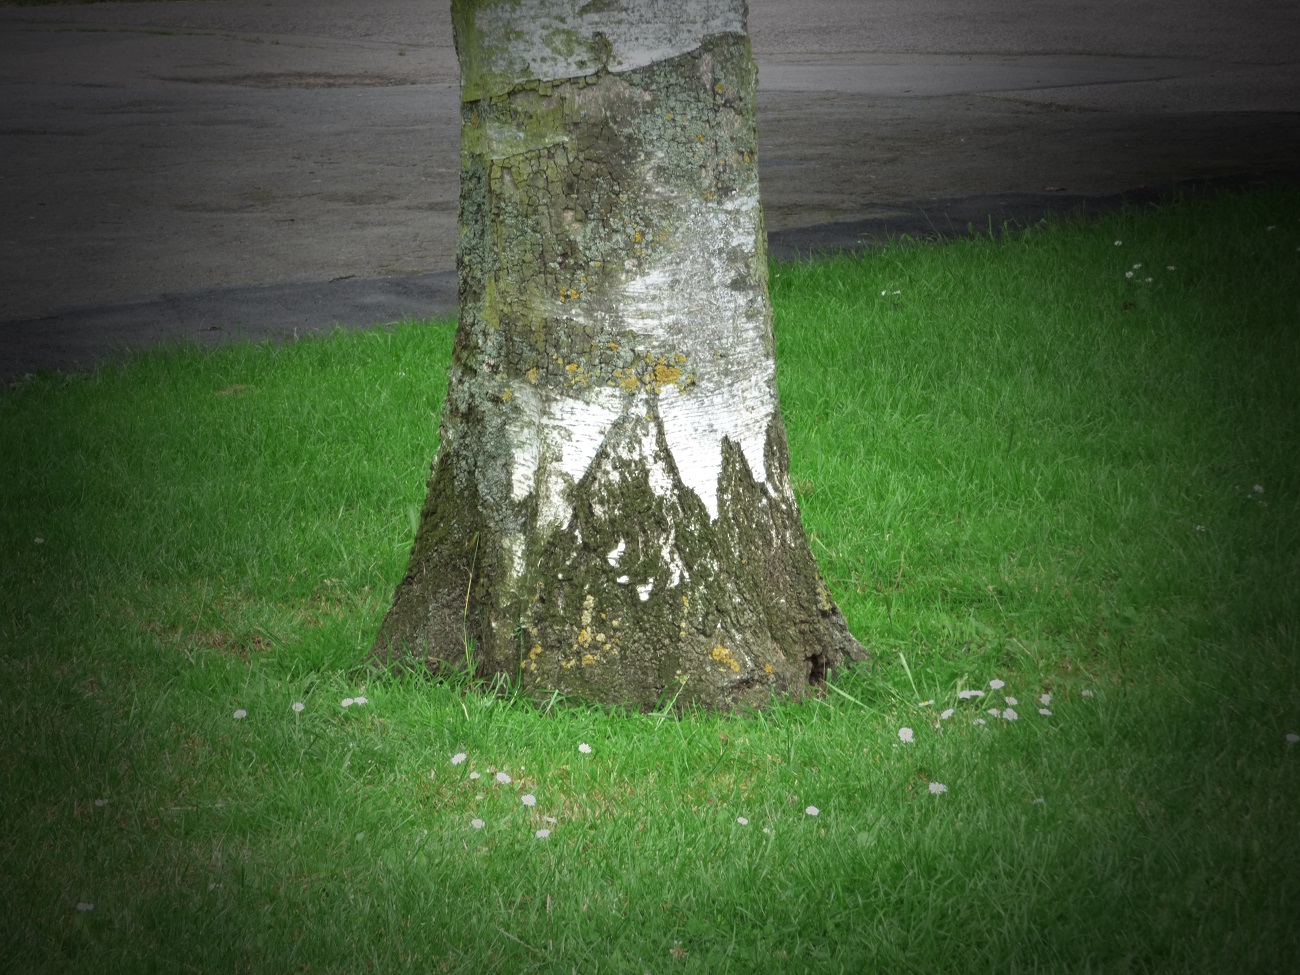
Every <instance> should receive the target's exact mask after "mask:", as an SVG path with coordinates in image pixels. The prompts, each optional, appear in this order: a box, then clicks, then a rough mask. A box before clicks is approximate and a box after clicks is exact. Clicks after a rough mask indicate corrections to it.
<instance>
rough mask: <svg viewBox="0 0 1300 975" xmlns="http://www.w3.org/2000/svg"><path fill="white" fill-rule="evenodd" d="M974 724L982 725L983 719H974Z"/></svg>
mask: <svg viewBox="0 0 1300 975" xmlns="http://www.w3.org/2000/svg"><path fill="white" fill-rule="evenodd" d="M975 723H976V724H984V719H983V718H976V719H975Z"/></svg>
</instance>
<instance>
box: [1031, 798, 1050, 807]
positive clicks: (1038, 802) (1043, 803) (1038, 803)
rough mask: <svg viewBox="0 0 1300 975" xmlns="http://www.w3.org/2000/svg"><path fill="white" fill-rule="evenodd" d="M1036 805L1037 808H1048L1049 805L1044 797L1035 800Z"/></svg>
mask: <svg viewBox="0 0 1300 975" xmlns="http://www.w3.org/2000/svg"><path fill="white" fill-rule="evenodd" d="M1034 805H1035V806H1046V805H1047V800H1046V799H1044V798H1043V797H1042V796H1039V797H1038V798H1037V799H1035V800H1034Z"/></svg>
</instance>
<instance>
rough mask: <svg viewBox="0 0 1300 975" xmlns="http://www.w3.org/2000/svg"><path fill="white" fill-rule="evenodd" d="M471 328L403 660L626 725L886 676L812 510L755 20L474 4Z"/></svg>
mask: <svg viewBox="0 0 1300 975" xmlns="http://www.w3.org/2000/svg"><path fill="white" fill-rule="evenodd" d="M452 17H453V21H454V27H455V37H456V50H457V54H458V58H459V61H460V66H461V191H460V223H461V239H460V247H459V252H458V256H457V266H458V272H459V301H460V323H459V328H458V330H457V333H456V343H455V352H454V356H453V362H452V367H451V378H450V386H449V392H448V395H447V400H446V404H445V406H444V408H443V416H442V426H441V434H440V446H439V449H438V453H437V456H436V457H435V459H434V462H433V465H432V471H431V474H430V478H429V482H428V488H427V497H426V500H425V504H424V509H423V513H422V515H421V518H420V525H419V529H418V532H417V535H416V538H415V543H414V546H413V549H412V552H411V560H410V565H409V567H408V569H407V573H406V577H405V578H404V579H403V580H402V582H401V584H400V585H399V586H398V588H397V593H396V595H395V597H394V601H393V605H392V608H391V609H390V611H389V612H388V615H387V617H386V618H385V620H384V622H383V624H382V626H381V628H380V631H379V634H378V636H377V638H376V641H375V645H374V649H373V656H374V657H375V659H376V660H379V661H382V662H387V663H400V662H401V661H402V660H409V659H410V658H412V657H414V658H416V659H418V660H419V661H421V662H423V663H424V664H425V665H426V666H428V667H430V668H431V669H433V670H438V669H440V668H442V667H446V666H452V667H456V668H463V667H464V666H466V665H468V666H470V667H472V668H473V670H474V672H475V673H476V674H478V675H479V676H487V675H493V674H506V675H510V676H511V677H512V678H513V677H516V676H517V677H518V678H519V679H520V680H522V682H523V684H524V686H525V687H526V688H527V689H529V690H533V691H538V692H542V691H551V690H558V691H560V692H562V693H564V694H566V695H570V696H574V697H577V698H581V699H586V700H593V701H598V702H602V703H606V704H616V703H617V704H626V705H630V706H633V707H638V708H653V707H655V706H656V705H658V704H661V703H662V702H664V701H665V700H666V699H670V698H674V697H675V698H677V699H678V701H679V703H688V702H693V703H697V704H701V705H705V706H709V707H717V708H730V707H734V706H736V705H739V704H751V705H762V704H763V703H765V702H766V701H768V700H769V699H770V697H771V695H772V693H773V692H788V693H791V694H794V695H799V694H802V693H803V692H805V691H806V690H807V688H808V687H809V686H810V685H815V684H818V683H820V682H822V681H824V680H825V678H826V676H827V674H828V673H829V672H830V671H831V670H832V669H833V668H836V667H839V666H841V665H842V664H845V663H847V662H849V661H852V660H861V659H865V656H866V655H865V653H864V651H863V650H862V648H861V647H860V646H859V645H858V643H857V641H855V640H854V639H853V637H852V636H851V635H850V634H849V632H848V630H847V628H846V626H845V624H844V620H843V618H842V616H841V615H840V612H839V610H838V608H837V607H836V606H835V604H834V602H833V600H832V598H831V595H830V592H829V591H828V590H827V587H826V585H825V583H824V582H823V580H822V578H821V576H820V574H819V572H818V570H817V566H816V564H815V562H814V561H813V558H812V555H811V552H810V551H809V548H808V544H807V541H806V539H805V537H804V533H803V528H802V525H801V523H800V518H799V510H798V506H797V504H796V502H795V498H794V495H793V493H792V491H791V489H790V484H789V479H788V470H789V458H788V454H787V448H786V439H785V431H784V428H783V426H782V423H781V416H780V411H779V408H778V404H777V395H776V384H775V360H774V357H773V342H772V326H771V310H770V304H769V301H768V295H767V255H766V237H765V234H764V230H763V222H762V212H761V209H760V206H759V194H758V162H757V151H756V150H757V147H756V140H755V130H754V94H755V88H756V84H757V74H756V70H755V67H754V63H753V59H752V57H751V55H750V50H749V41H748V37H747V35H746V31H745V3H744V0H637V2H636V3H631V2H628V3H621V2H615V0H590V2H586V3H584V2H582V0H453V3H452Z"/></svg>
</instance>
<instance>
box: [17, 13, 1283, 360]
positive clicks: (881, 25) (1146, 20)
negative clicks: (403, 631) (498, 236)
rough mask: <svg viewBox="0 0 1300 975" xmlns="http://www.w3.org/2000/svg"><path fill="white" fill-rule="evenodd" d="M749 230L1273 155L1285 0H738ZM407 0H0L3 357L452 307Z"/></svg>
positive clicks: (450, 164) (800, 226)
mask: <svg viewBox="0 0 1300 975" xmlns="http://www.w3.org/2000/svg"><path fill="white" fill-rule="evenodd" d="M750 26H751V35H752V40H753V46H754V52H755V57H756V59H757V61H758V63H759V75H760V87H759V103H758V112H759V142H760V172H761V178H762V185H763V196H764V206H765V211H766V218H767V225H768V227H769V230H770V231H771V240H772V246H773V250H774V252H776V253H781V254H789V253H794V252H796V251H801V250H802V251H806V250H808V249H809V248H816V247H819V246H839V245H844V244H854V243H858V242H861V241H864V240H870V239H872V238H874V237H879V236H881V235H888V234H890V233H892V232H898V231H899V230H911V231H913V232H915V231H917V230H926V229H938V230H944V229H946V228H948V227H955V228H962V227H965V226H966V223H967V222H968V221H973V222H975V223H976V224H984V223H985V220H986V218H987V217H989V216H992V217H993V218H994V220H995V222H996V221H999V220H1000V219H1001V218H1002V217H1004V216H1023V215H1032V214H1034V213H1038V212H1041V211H1042V210H1043V209H1044V208H1050V207H1053V206H1055V207H1058V208H1059V207H1070V206H1074V205H1077V204H1080V203H1085V202H1088V203H1092V204H1094V205H1099V204H1101V203H1103V202H1104V201H1106V200H1109V199H1113V198H1114V197H1115V195H1116V194H1119V193H1122V192H1124V191H1130V190H1134V189H1135V188H1139V187H1143V186H1165V185H1168V184H1171V183H1174V182H1177V181H1179V180H1184V179H1191V178H1203V177H1234V178H1240V177H1241V176H1242V175H1243V174H1247V178H1251V177H1250V176H1249V174H1257V173H1270V174H1284V175H1288V176H1289V178H1291V179H1295V178H1296V177H1297V173H1300V55H1297V49H1300V45H1297V43H1296V41H1297V39H1298V38H1300V5H1296V4H1294V3H1291V2H1289V0H1240V2H1237V3H1235V4H1231V5H1230V4H1223V3H1220V2H1217V0H1185V2H1179V3H1175V2H1173V0H1156V2H1153V3H1148V4H1145V5H1136V6H1135V5H1133V4H1131V3H1121V2H1119V0H870V2H868V0H801V2H799V3H789V2H786V0H751V2H750ZM456 78H457V73H456V60H455V52H454V49H453V47H452V42H451V33H450V23H449V18H448V15H447V9H446V5H445V4H442V3H439V4H431V3H429V2H428V0H369V2H367V3H365V4H359V3H356V2H354V0H269V2H268V0H167V2H148V3H99V4H93V5H85V6H53V7H34V8H33V7H8V6H5V7H0V91H2V93H3V97H2V98H0V267H3V271H2V272H0V274H3V287H2V288H0V380H4V379H7V378H10V377H12V376H14V375H17V374H21V373H23V372H26V371H29V370H31V369H34V368H42V367H57V368H65V367H70V366H73V365H75V364H83V365H84V364H87V363H89V362H91V361H94V360H95V359H97V358H99V357H101V356H103V355H105V354H107V353H108V352H110V351H111V350H112V349H113V348H114V347H117V346H133V345H138V344H142V343H148V342H151V341H155V340H158V339H160V338H172V337H179V338H184V339H194V340H198V341H205V342H208V341H218V340H221V339H223V338H226V337H229V336H231V335H233V334H236V333H238V334H244V335H250V336H261V335H284V334H290V335H291V334H294V333H295V332H296V333H306V332H312V331H319V330H321V329H324V328H327V327H329V326H330V325H331V324H332V323H335V322H339V323H344V324H357V325H364V324H372V323H375V322H380V321H386V320H393V319H396V318H400V317H403V316H405V315H410V314H414V315H426V314H430V313H435V312H447V311H450V310H451V308H452V305H453V301H454V290H455V289H454V275H453V272H452V268H453V266H454V251H455V239H456V179H457V174H458V159H457V138H458V133H457V128H456V127H457V112H456V103H457V82H456Z"/></svg>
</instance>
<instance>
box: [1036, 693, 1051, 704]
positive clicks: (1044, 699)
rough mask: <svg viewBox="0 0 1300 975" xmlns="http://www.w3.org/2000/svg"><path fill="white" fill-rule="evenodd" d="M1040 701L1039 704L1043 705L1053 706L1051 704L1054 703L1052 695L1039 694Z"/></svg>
mask: <svg viewBox="0 0 1300 975" xmlns="http://www.w3.org/2000/svg"><path fill="white" fill-rule="evenodd" d="M1038 700H1039V703H1041V704H1051V703H1052V695H1050V694H1039V695H1038Z"/></svg>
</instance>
